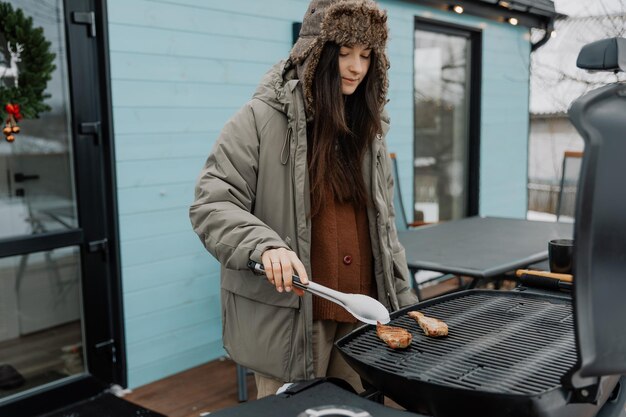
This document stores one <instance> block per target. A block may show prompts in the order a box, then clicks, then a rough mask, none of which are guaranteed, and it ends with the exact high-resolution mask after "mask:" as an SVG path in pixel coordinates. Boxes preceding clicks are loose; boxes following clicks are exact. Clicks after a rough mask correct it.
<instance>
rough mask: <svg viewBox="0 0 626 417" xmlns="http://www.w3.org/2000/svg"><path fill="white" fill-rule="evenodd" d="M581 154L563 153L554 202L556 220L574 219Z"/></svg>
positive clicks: (573, 152)
mask: <svg viewBox="0 0 626 417" xmlns="http://www.w3.org/2000/svg"><path fill="white" fill-rule="evenodd" d="M582 160H583V153H582V152H575V151H565V153H564V154H563V167H562V170H561V183H560V187H559V194H558V197H557V201H556V220H557V221H562V220H563V219H566V218H572V219H574V217H575V213H574V208H575V206H576V190H577V189H578V178H579V177H580V167H581V165H582Z"/></svg>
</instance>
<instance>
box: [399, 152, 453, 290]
mask: <svg viewBox="0 0 626 417" xmlns="http://www.w3.org/2000/svg"><path fill="white" fill-rule="evenodd" d="M389 157H390V158H391V164H392V168H393V169H392V171H393V184H394V186H393V205H394V208H395V213H396V217H395V223H396V229H397V230H402V231H406V230H410V229H412V228H416V227H420V226H424V225H427V224H429V223H428V222H425V221H423V219H422V220H418V221H413V222H409V221H408V220H407V218H406V212H405V211H404V203H403V201H402V189H401V187H400V179H399V178H400V176H399V171H398V161H397V159H396V154H395V153H390V154H389ZM418 272H420V269H418V268H412V267H411V266H409V275H410V276H411V281H412V284H413V289H414V290H415V293H416V294H417V298H418V299H420V300H422V299H423V296H422V294H421V288H420V287H421V286H423V285H424V284H430V283H436V282H439V281H445V280H447V279H450V278H454V277H456V278H457V279H458V280H459V286H462V285H463V282H462V280H461V277H457V276H455V275H450V274H439V273H435V274H434V275H433V276H431V277H428V278H426V279H425V280H424V281H422V282H418V280H417V278H416V276H417V274H418Z"/></svg>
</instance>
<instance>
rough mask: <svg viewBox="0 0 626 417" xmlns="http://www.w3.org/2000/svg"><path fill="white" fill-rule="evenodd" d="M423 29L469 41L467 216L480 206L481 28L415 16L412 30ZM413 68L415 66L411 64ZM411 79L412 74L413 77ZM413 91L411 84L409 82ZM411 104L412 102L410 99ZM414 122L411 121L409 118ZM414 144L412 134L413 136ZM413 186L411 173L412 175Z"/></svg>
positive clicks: (475, 212)
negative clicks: (460, 37)
mask: <svg viewBox="0 0 626 417" xmlns="http://www.w3.org/2000/svg"><path fill="white" fill-rule="evenodd" d="M416 30H425V31H429V32H435V33H442V34H445V35H454V36H462V37H464V38H466V39H467V40H468V41H469V43H470V66H469V68H470V76H469V80H468V82H469V98H468V106H469V109H468V110H469V111H468V115H467V117H468V131H467V133H468V139H469V143H468V147H467V151H468V155H467V157H468V158H467V163H468V164H469V166H468V171H467V172H468V178H467V182H466V184H465V185H466V187H467V200H466V202H465V204H466V207H465V210H466V214H467V216H468V217H470V216H477V215H478V212H479V207H480V194H479V193H480V124H481V99H482V87H481V84H482V55H483V54H482V51H483V41H482V36H483V34H482V30H481V29H479V28H475V27H471V26H464V25H460V24H458V23H452V22H444V21H441V20H435V19H429V18H424V17H419V16H415V18H414V24H413V31H414V33H415V31H416ZM413 42H414V43H413V53H415V35H414V36H413ZM413 70H415V68H413ZM413 82H415V77H413ZM413 91H415V85H414V86H413ZM413 105H415V103H413ZM413 123H414V124H415V121H413ZM413 141H414V142H413V143H414V144H415V138H413ZM413 188H414V189H415V176H413ZM413 204H415V201H413Z"/></svg>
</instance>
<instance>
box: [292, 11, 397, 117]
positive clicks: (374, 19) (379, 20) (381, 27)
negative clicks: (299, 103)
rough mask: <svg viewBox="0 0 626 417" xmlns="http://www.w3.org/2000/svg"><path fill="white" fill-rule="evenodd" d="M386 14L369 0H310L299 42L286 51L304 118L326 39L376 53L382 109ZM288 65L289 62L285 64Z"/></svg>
mask: <svg viewBox="0 0 626 417" xmlns="http://www.w3.org/2000/svg"><path fill="white" fill-rule="evenodd" d="M387 37H388V28H387V14H386V12H385V11H383V10H381V9H379V8H378V6H377V5H376V3H375V2H374V1H372V0H313V1H312V2H311V4H310V5H309V8H308V10H307V12H306V14H305V16H304V19H303V21H302V29H301V30H300V36H299V38H298V41H297V42H296V44H295V45H294V46H293V49H292V50H291V53H290V54H289V63H290V64H292V65H295V66H297V69H298V78H300V81H301V82H302V89H303V92H304V100H305V105H306V112H307V119H309V120H311V119H312V118H313V117H314V110H313V109H314V108H315V106H314V103H313V101H314V98H313V91H312V85H313V79H314V77H315V70H316V68H317V64H318V62H319V59H320V55H321V53H322V49H323V48H324V45H325V44H326V43H327V42H335V43H337V44H338V45H350V46H351V45H357V44H362V45H367V46H369V47H370V48H372V51H373V52H374V54H375V55H376V58H377V65H376V68H370V71H376V73H377V74H376V75H377V77H378V78H379V79H380V80H381V83H380V91H379V93H378V101H379V105H380V109H381V111H382V108H383V106H384V105H385V103H386V101H387V90H388V88H389V87H388V86H389V81H388V78H387V71H388V69H389V60H388V59H387V55H386V53H385V47H386V44H387ZM288 66H289V65H288Z"/></svg>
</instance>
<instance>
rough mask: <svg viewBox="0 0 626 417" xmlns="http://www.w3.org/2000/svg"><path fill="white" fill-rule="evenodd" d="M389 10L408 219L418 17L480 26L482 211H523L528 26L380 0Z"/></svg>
mask: <svg viewBox="0 0 626 417" xmlns="http://www.w3.org/2000/svg"><path fill="white" fill-rule="evenodd" d="M379 4H381V6H382V7H384V8H386V9H387V11H388V14H389V28H390V40H389V50H388V52H389V59H390V61H391V69H390V93H389V99H390V102H389V104H388V111H389V114H390V116H391V125H392V128H391V131H390V133H389V136H388V142H389V150H390V152H395V153H396V154H397V156H398V166H399V169H400V182H401V186H402V191H403V201H404V207H405V210H406V211H407V213H406V214H407V218H409V219H411V218H412V212H411V207H412V205H413V172H412V165H413V95H412V92H413V90H412V88H413V78H412V77H413V45H414V42H413V36H414V29H415V24H414V18H415V16H419V17H422V18H427V19H432V20H435V21H440V22H450V23H455V24H459V25H464V26H468V27H472V28H478V29H480V30H481V31H482V37H483V49H482V53H483V60H482V67H483V68H482V71H483V73H482V96H481V99H482V110H481V148H480V185H479V186H480V199H479V204H480V214H481V215H485V216H486V215H491V216H505V217H520V218H523V217H525V215H526V207H527V203H526V199H527V194H526V182H527V165H528V164H527V161H528V123H529V122H528V97H529V96H528V95H529V59H530V42H529V40H528V39H529V34H528V29H527V28H524V27H515V26H511V25H510V24H508V23H498V22H495V21H492V20H486V19H482V18H478V17H474V16H470V15H467V14H464V15H457V14H455V13H446V12H441V11H439V10H436V9H432V8H429V7H423V6H418V5H416V4H414V3H413V2H411V1H397V0H380V1H379Z"/></svg>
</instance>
